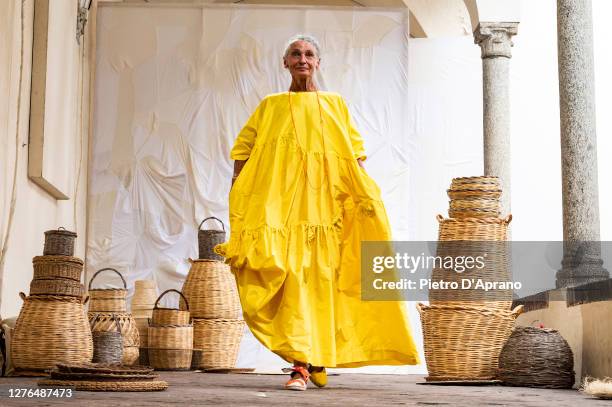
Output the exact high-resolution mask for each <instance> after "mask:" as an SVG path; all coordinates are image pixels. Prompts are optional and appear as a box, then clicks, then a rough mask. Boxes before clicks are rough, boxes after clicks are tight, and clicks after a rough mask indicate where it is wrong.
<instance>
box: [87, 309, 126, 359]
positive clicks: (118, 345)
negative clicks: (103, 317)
mask: <svg viewBox="0 0 612 407" xmlns="http://www.w3.org/2000/svg"><path fill="white" fill-rule="evenodd" d="M115 323H116V325H117V329H118V330H119V331H93V332H92V333H91V334H92V337H93V363H104V364H109V365H113V364H120V363H121V360H122V358H123V338H122V336H121V325H120V324H119V322H118V321H116V320H115Z"/></svg>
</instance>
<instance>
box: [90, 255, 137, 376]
mask: <svg viewBox="0 0 612 407" xmlns="http://www.w3.org/2000/svg"><path fill="white" fill-rule="evenodd" d="M104 271H112V272H114V273H115V274H116V275H118V276H119V277H120V278H121V282H122V283H123V288H105V289H102V288H92V285H93V282H94V280H95V279H96V277H97V276H98V275H100V274H101V273H102V272H104ZM88 288H89V297H90V302H89V310H88V311H89V312H88V313H87V316H88V318H89V324H90V326H91V331H92V332H93V334H94V336H104V337H107V338H110V337H111V336H116V335H117V334H111V335H108V334H106V335H102V334H100V333H101V332H117V333H119V334H120V336H121V338H122V341H121V342H122V344H123V348H122V356H121V363H122V364H124V365H133V364H135V363H136V362H138V359H139V353H138V352H139V350H138V348H139V346H140V336H139V334H138V329H137V327H136V321H135V320H134V318H133V317H132V314H131V313H129V312H127V284H126V282H125V279H124V278H123V276H122V275H121V273H119V272H118V271H117V270H115V269H114V268H109V267H107V268H103V269H100V270H98V271H97V272H96V273H95V274H94V275H93V276H92V277H91V280H89V287H88ZM108 346H114V345H111V344H110V343H108ZM107 351H108V349H107Z"/></svg>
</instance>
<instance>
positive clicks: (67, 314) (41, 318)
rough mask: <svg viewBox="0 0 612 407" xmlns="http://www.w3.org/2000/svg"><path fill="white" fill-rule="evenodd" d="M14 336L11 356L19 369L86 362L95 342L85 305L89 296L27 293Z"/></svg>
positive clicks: (40, 368)
mask: <svg viewBox="0 0 612 407" xmlns="http://www.w3.org/2000/svg"><path fill="white" fill-rule="evenodd" d="M19 295H20V296H21V298H22V299H23V305H22V307H21V311H20V312H19V317H18V318H17V321H16V323H15V329H14V331H13V336H12V342H11V343H12V346H11V360H12V361H13V365H14V366H15V368H16V369H18V370H25V371H41V372H42V371H43V370H47V369H51V368H53V367H54V366H55V365H56V364H57V363H75V364H79V363H87V362H91V358H92V356H93V343H92V337H91V331H90V330H89V324H88V323H87V318H86V316H85V309H84V305H85V304H86V303H87V298H86V299H83V298H79V297H69V296H53V295H47V296H44V295H40V296H29V297H26V295H25V294H24V293H19Z"/></svg>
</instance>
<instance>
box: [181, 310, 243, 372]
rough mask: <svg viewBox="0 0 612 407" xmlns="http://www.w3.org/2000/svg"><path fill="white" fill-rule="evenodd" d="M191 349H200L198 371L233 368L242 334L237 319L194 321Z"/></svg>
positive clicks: (241, 322)
mask: <svg viewBox="0 0 612 407" xmlns="http://www.w3.org/2000/svg"><path fill="white" fill-rule="evenodd" d="M193 330H194V332H193V347H194V348H195V349H201V351H202V354H201V357H200V361H199V364H198V366H197V367H198V368H200V369H211V368H233V367H235V366H236V359H237V357H238V351H239V349H240V341H241V340H242V335H243V333H244V321H242V320H239V319H194V320H193Z"/></svg>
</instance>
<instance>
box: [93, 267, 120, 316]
mask: <svg viewBox="0 0 612 407" xmlns="http://www.w3.org/2000/svg"><path fill="white" fill-rule="evenodd" d="M103 271H113V272H115V273H116V274H117V275H118V276H119V277H120V278H121V282H122V283H123V288H95V289H94V288H92V284H93V282H94V280H95V278H96V277H97V276H98V275H99V274H100V273H102V272H103ZM88 289H89V298H90V302H89V311H90V312H127V293H128V291H127V283H126V282H125V279H124V278H123V276H122V275H121V273H119V272H118V271H117V270H115V269H114V268H110V267H106V268H103V269H100V270H98V271H96V273H95V274H94V275H93V276H92V277H91V280H89V286H88Z"/></svg>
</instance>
